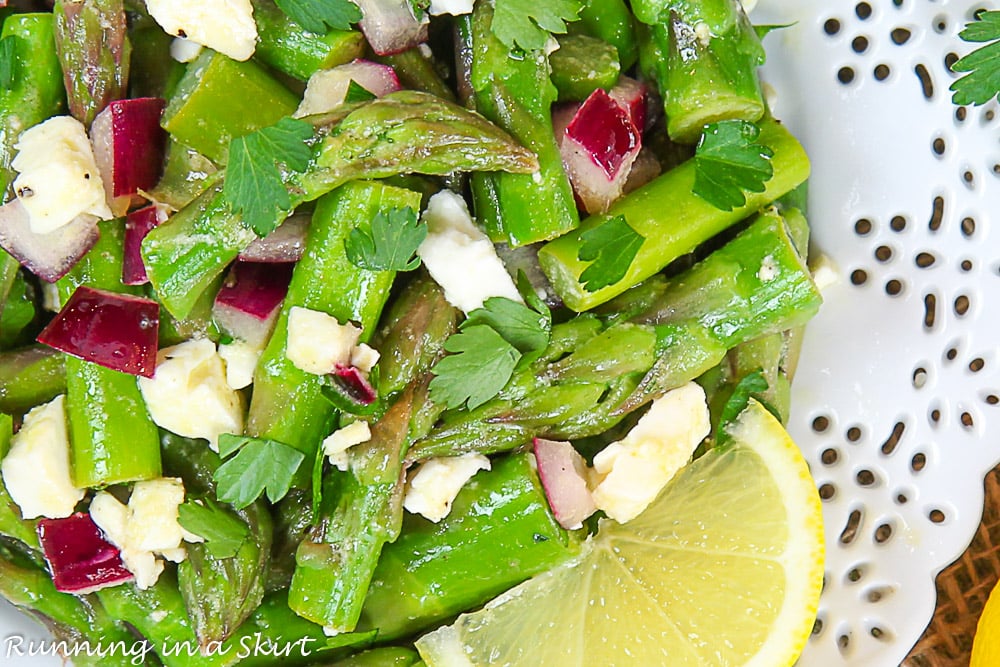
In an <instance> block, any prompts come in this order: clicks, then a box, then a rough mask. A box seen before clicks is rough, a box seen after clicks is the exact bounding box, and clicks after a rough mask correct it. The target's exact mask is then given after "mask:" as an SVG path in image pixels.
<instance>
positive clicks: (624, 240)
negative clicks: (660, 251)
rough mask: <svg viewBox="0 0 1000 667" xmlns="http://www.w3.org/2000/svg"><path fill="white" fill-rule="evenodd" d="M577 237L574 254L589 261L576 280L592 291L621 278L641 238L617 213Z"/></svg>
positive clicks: (630, 263)
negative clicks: (577, 250) (578, 239)
mask: <svg viewBox="0 0 1000 667" xmlns="http://www.w3.org/2000/svg"><path fill="white" fill-rule="evenodd" d="M580 239H581V241H582V243H581V244H580V250H579V252H578V254H577V258H578V259H580V260H581V261H584V262H591V265H590V266H588V267H587V268H586V269H584V271H583V273H582V274H580V282H581V283H583V287H584V289H585V290H587V291H588V292H596V291H597V290H599V289H603V288H605V287H607V286H609V285H614V284H615V283H616V282H618V281H619V280H621V279H622V278H624V277H625V274H626V273H628V269H629V267H630V266H631V265H632V260H634V259H635V256H636V255H637V254H638V253H639V248H641V247H642V244H643V241H645V239H644V238H643V236H642V235H641V234H640V233H639V232H637V231H635V230H634V229H632V226H631V225H629V224H628V221H626V220H625V217H624V216H621V215H619V216H615V217H613V218H610V219H608V220H605V221H604V222H602V223H601V224H600V225H598V226H597V227H594V228H593V229H589V230H587V231H585V232H583V234H581V235H580Z"/></svg>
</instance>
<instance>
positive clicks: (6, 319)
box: [0, 272, 38, 350]
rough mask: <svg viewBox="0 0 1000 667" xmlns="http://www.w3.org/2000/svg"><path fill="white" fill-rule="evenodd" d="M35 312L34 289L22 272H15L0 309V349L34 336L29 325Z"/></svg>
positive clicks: (15, 344) (14, 345)
mask: <svg viewBox="0 0 1000 667" xmlns="http://www.w3.org/2000/svg"><path fill="white" fill-rule="evenodd" d="M37 314H38V310H37V308H36V307H35V289H34V287H32V286H31V285H30V284H29V283H28V280H27V278H26V276H25V275H24V274H23V273H20V272H16V273H15V274H14V281H13V283H12V284H11V287H10V290H9V291H8V292H7V299H6V301H4V302H3V308H2V309H0V350H6V349H9V348H12V347H17V346H20V345H23V344H25V343H28V342H30V341H31V340H32V339H33V338H34V335H33V333H32V330H31V325H32V323H34V322H35V319H36V316H37Z"/></svg>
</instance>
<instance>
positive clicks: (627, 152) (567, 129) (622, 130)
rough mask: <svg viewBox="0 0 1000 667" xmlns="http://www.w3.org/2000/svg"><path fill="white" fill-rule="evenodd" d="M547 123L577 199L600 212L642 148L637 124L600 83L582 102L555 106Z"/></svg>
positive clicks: (618, 189) (621, 187) (621, 184)
mask: <svg viewBox="0 0 1000 667" xmlns="http://www.w3.org/2000/svg"><path fill="white" fill-rule="evenodd" d="M567 119H568V120H567ZM553 126H554V127H555V130H556V140H557V141H558V143H559V150H560V153H561V154H562V159H563V165H564V166H565V167H566V172H567V174H568V176H569V179H570V183H572V185H573V190H574V192H575V193H576V195H577V197H578V198H579V201H580V202H581V203H582V204H583V207H584V209H585V210H586V211H587V213H591V214H594V213H603V212H604V211H606V210H607V209H608V207H610V206H611V204H612V203H613V202H614V201H615V200H616V199H618V197H620V196H621V195H622V192H623V190H624V188H625V182H626V180H627V179H628V174H629V171H630V170H631V168H632V163H633V162H634V161H635V158H636V156H637V155H638V154H639V150H640V149H641V148H642V141H641V134H640V132H639V130H638V128H637V127H636V126H635V124H634V123H633V122H632V120H631V119H630V118H629V114H628V112H627V111H626V110H625V108H623V107H622V106H621V105H620V104H618V102H617V101H615V100H614V99H613V98H612V97H611V96H610V95H608V93H606V92H604V91H603V90H601V89H597V90H595V91H594V92H593V93H592V94H591V95H590V97H588V98H587V99H586V101H584V102H583V104H580V105H574V106H570V107H563V108H561V109H559V110H557V111H556V113H555V114H554V115H553Z"/></svg>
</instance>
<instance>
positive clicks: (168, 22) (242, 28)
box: [146, 0, 257, 60]
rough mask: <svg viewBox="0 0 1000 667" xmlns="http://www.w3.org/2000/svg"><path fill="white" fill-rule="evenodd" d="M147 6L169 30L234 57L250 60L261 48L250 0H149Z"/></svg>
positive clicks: (167, 30)
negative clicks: (257, 49)
mask: <svg viewBox="0 0 1000 667" xmlns="http://www.w3.org/2000/svg"><path fill="white" fill-rule="evenodd" d="M146 9H147V10H148V11H149V15H150V16H152V17H153V20H155V21H156V22H157V23H159V24H160V27H161V28H163V30H164V31H165V32H167V33H169V34H171V35H174V36H175V37H183V38H184V39H188V40H191V41H192V42H195V43H197V44H201V45H202V46H207V47H208V48H210V49H214V50H215V51H218V52H219V53H223V54H225V55H227V56H229V57H230V58H232V59H233V60H247V59H248V58H250V56H252V55H253V52H254V50H255V49H256V47H257V24H256V23H255V22H254V20H253V5H251V4H250V0H146Z"/></svg>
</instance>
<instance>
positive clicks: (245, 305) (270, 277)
mask: <svg viewBox="0 0 1000 667" xmlns="http://www.w3.org/2000/svg"><path fill="white" fill-rule="evenodd" d="M293 267H294V265H292V264H261V263H255V262H235V263H234V264H233V265H232V267H231V268H230V269H229V273H228V275H227V276H226V279H225V280H224V281H223V283H222V287H221V288H220V289H219V293H218V294H217V295H216V296H215V304H214V305H213V306H212V317H213V318H214V319H215V322H216V324H218V325H219V326H220V327H222V329H223V330H224V331H226V332H227V333H228V334H229V335H231V336H233V337H235V338H240V339H242V340H245V341H246V342H247V343H250V344H251V345H254V346H260V345H263V344H264V343H265V342H266V341H267V338H268V337H269V336H270V335H271V329H272V327H273V326H274V321H275V319H277V317H278V310H279V309H280V308H281V302H282V301H283V300H284V299H285V295H286V294H287V293H288V283H289V282H290V281H291V279H292V269H293Z"/></svg>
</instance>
